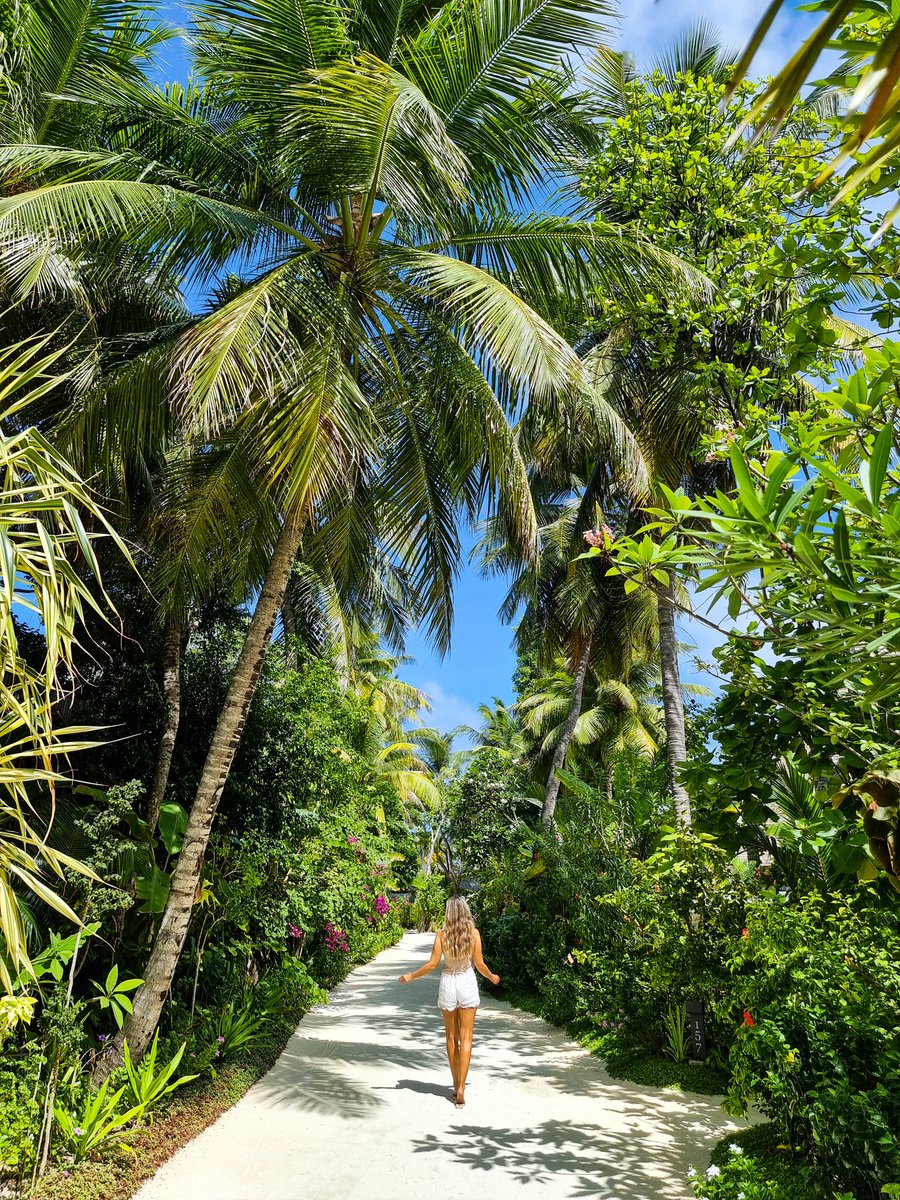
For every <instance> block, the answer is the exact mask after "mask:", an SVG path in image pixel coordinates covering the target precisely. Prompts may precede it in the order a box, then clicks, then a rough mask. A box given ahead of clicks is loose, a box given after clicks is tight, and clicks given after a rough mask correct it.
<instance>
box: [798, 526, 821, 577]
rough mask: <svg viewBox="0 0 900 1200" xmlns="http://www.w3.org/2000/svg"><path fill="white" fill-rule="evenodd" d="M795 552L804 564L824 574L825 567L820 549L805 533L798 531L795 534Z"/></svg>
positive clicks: (817, 572) (819, 573) (818, 573)
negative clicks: (817, 548) (819, 552)
mask: <svg viewBox="0 0 900 1200" xmlns="http://www.w3.org/2000/svg"><path fill="white" fill-rule="evenodd" d="M794 552H795V553H796V555H797V557H798V558H799V559H800V561H801V562H802V563H803V565H804V566H806V567H809V568H810V570H812V571H815V572H816V574H817V575H823V574H824V572H825V568H824V565H823V563H822V560H821V559H820V557H819V554H818V551H817V550H816V548H815V546H814V545H813V544H812V542H811V540H810V539H809V538H808V537H807V536H806V534H805V533H796V534H795V535H794Z"/></svg>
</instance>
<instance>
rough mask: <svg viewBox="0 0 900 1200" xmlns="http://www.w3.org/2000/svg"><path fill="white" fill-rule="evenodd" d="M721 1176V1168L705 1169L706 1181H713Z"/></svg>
mask: <svg viewBox="0 0 900 1200" xmlns="http://www.w3.org/2000/svg"><path fill="white" fill-rule="evenodd" d="M721 1174H722V1168H721V1167H716V1166H712V1167H707V1168H706V1178H707V1179H715V1178H716V1176H717V1175H721Z"/></svg>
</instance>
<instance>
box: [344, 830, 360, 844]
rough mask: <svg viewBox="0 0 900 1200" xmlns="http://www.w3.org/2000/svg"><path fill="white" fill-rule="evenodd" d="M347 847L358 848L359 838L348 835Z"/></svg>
mask: <svg viewBox="0 0 900 1200" xmlns="http://www.w3.org/2000/svg"><path fill="white" fill-rule="evenodd" d="M347 845H348V846H358V845H359V838H358V837H354V836H353V834H352V833H351V835H350V836H349V837H348V838H347Z"/></svg>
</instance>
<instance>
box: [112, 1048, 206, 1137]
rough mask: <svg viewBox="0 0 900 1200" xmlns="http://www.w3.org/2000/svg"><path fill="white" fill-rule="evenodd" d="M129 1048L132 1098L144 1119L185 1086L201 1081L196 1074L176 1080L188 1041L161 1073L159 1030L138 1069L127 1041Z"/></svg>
mask: <svg viewBox="0 0 900 1200" xmlns="http://www.w3.org/2000/svg"><path fill="white" fill-rule="evenodd" d="M125 1046H126V1050H125V1059H124V1066H125V1073H126V1074H127V1076H128V1086H129V1087H130V1088H131V1098H132V1100H133V1101H134V1103H135V1106H136V1107H138V1108H140V1111H141V1117H145V1116H146V1115H147V1114H148V1113H149V1112H150V1111H151V1110H152V1109H153V1108H154V1107H155V1106H156V1105H157V1104H158V1103H159V1102H160V1101H161V1100H163V1099H165V1097H166V1096H169V1095H171V1094H172V1092H174V1091H177V1089H178V1088H180V1087H184V1085H185V1084H186V1083H190V1082H191V1080H192V1079H196V1078H197V1076H196V1075H180V1076H178V1078H176V1079H174V1080H173V1079H172V1076H173V1075H174V1074H175V1072H176V1071H177V1070H178V1065H179V1063H180V1062H181V1059H182V1057H183V1056H184V1050H185V1043H184V1042H182V1043H181V1045H180V1046H179V1047H178V1049H177V1050H176V1051H175V1053H174V1054H173V1056H172V1057H171V1058H170V1059H169V1061H168V1062H167V1063H164V1064H163V1065H162V1066H161V1067H160V1068H159V1070H158V1071H157V1069H156V1055H157V1052H158V1050H159V1032H158V1031H157V1033H156V1034H155V1035H154V1038H153V1041H152V1042H151V1044H150V1049H149V1050H148V1051H147V1053H146V1054H145V1055H144V1057H143V1058H142V1059H141V1061H140V1063H139V1064H138V1065H137V1066H135V1064H134V1063H133V1062H132V1060H131V1055H130V1053H129V1052H128V1049H127V1047H128V1043H127V1042H126V1043H125Z"/></svg>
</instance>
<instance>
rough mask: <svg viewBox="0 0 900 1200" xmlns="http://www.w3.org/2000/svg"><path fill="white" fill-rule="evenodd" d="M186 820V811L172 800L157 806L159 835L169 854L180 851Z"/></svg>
mask: <svg viewBox="0 0 900 1200" xmlns="http://www.w3.org/2000/svg"><path fill="white" fill-rule="evenodd" d="M187 822H188V815H187V812H186V811H185V810H184V809H183V808H182V807H181V805H180V804H176V803H175V801H174V800H169V801H167V802H166V803H165V804H161V805H160V806H159V836H160V837H161V838H162V843H163V845H164V846H165V848H166V850H167V851H168V853H169V854H178V853H180V851H181V846H182V843H183V841H184V831H185V829H187Z"/></svg>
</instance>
